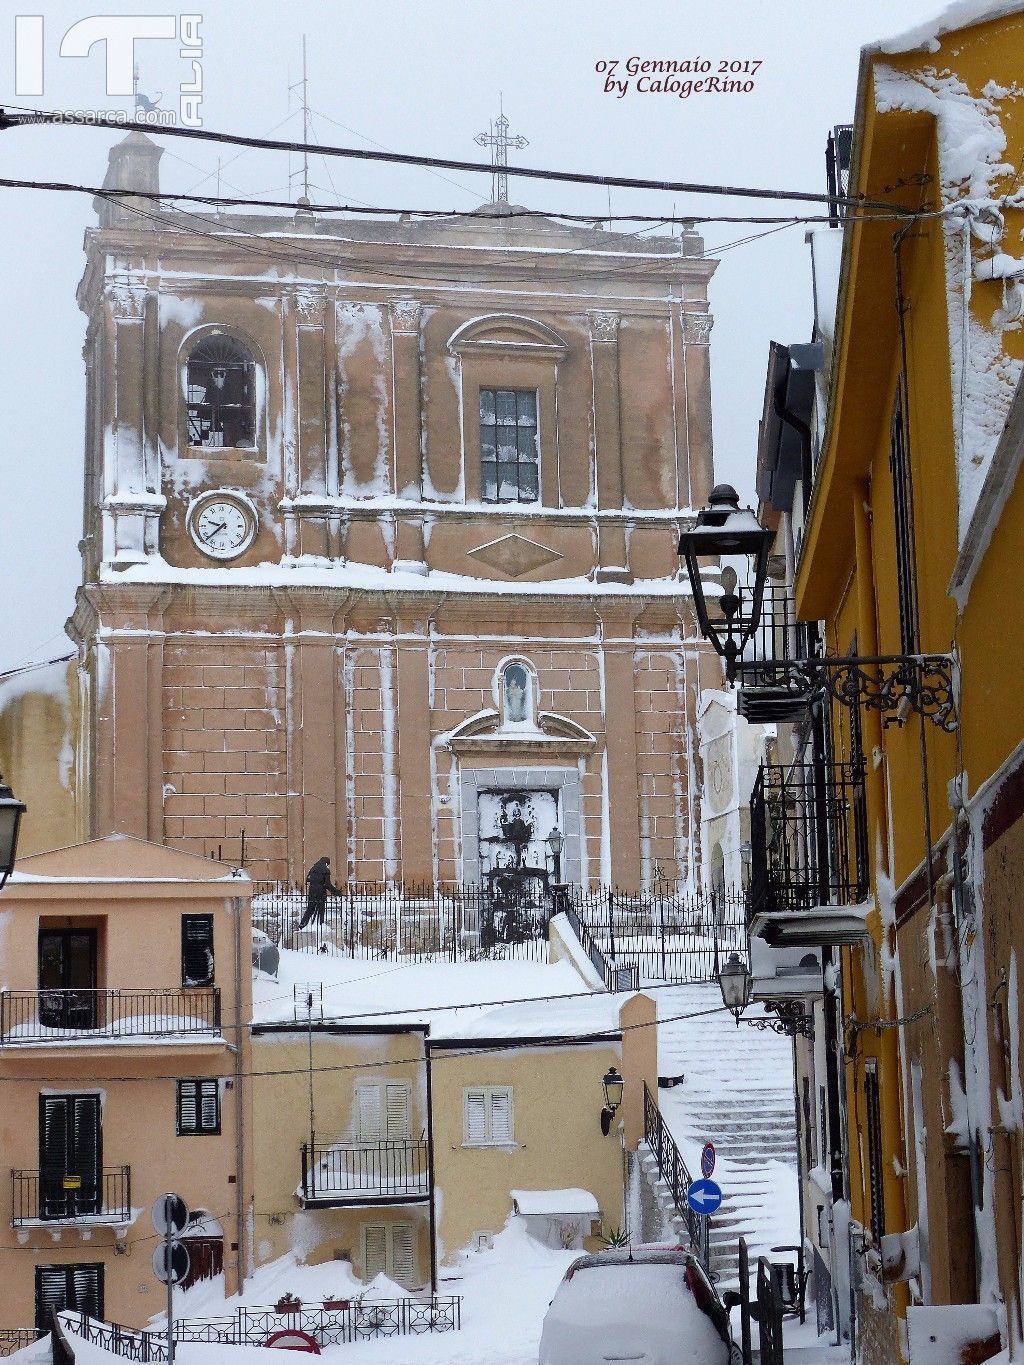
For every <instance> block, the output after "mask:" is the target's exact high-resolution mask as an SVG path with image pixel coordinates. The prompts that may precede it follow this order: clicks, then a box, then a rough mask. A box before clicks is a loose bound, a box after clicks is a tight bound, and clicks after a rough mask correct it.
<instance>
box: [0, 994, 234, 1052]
mask: <svg viewBox="0 0 1024 1365" xmlns="http://www.w3.org/2000/svg"><path fill="white" fill-rule="evenodd" d="M219 1032H220V988H219V987H218V986H184V987H177V988H171V989H156V988H149V987H112V988H106V989H99V990H34V991H11V990H4V991H0V1043H5V1044H6V1043H38V1042H50V1041H55V1042H56V1041H60V1042H65V1041H68V1040H70V1039H76V1038H151V1037H162V1036H164V1035H166V1034H189V1035H194V1034H203V1035H206V1034H218V1033H219Z"/></svg>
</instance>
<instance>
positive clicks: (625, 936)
mask: <svg viewBox="0 0 1024 1365" xmlns="http://www.w3.org/2000/svg"><path fill="white" fill-rule="evenodd" d="M572 889H573V890H577V888H572ZM573 904H574V909H575V910H576V914H577V916H578V918H579V919H580V920H581V921H582V923H583V925H584V926H585V927H586V929H587V931H588V933H589V934H590V937H591V939H592V940H593V941H594V942H595V943H596V945H597V947H598V948H599V949H600V951H601V952H602V953H603V954H604V955H605V956H606V957H607V958H609V959H610V960H611V961H613V962H614V963H616V964H618V965H632V966H635V967H636V969H637V972H638V974H639V975H640V976H643V977H648V978H650V979H652V980H664V981H685V982H698V981H714V980H716V979H717V976H718V968H719V965H720V963H721V962H722V961H724V960H725V959H726V958H727V957H728V956H729V954H730V953H734V952H735V953H739V954H741V956H743V955H745V954H746V951H747V934H746V893H745V892H743V891H742V890H736V889H732V888H729V889H726V888H719V889H713V890H699V889H698V890H695V889H693V888H691V887H676V886H673V885H671V884H669V883H664V884H659V885H655V886H654V887H653V888H652V889H651V890H650V891H649V892H641V893H638V894H626V893H623V892H618V891H612V890H609V889H607V888H602V889H600V890H595V891H587V892H580V893H579V895H578V897H577V898H576V900H575V901H574V903H573Z"/></svg>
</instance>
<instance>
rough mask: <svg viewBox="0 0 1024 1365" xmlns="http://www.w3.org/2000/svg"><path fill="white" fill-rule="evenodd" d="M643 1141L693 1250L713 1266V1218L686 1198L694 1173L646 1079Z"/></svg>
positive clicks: (700, 1259)
mask: <svg viewBox="0 0 1024 1365" xmlns="http://www.w3.org/2000/svg"><path fill="white" fill-rule="evenodd" d="M644 1141H645V1142H646V1143H647V1145H648V1147H649V1148H650V1149H651V1152H652V1154H653V1156H654V1159H655V1161H656V1162H657V1163H658V1174H659V1175H660V1176H661V1178H662V1180H664V1182H665V1184H666V1185H667V1186H668V1188H669V1192H670V1194H671V1196H672V1203H673V1205H674V1206H675V1210H676V1212H677V1213H678V1214H679V1216H680V1218H682V1219H683V1221H684V1222H685V1224H686V1231H687V1234H688V1235H689V1238H690V1250H691V1251H692V1252H693V1254H694V1255H695V1256H696V1257H697V1259H698V1260H699V1261H700V1262H701V1264H702V1265H703V1266H704V1269H705V1270H709V1269H710V1255H711V1219H710V1218H708V1217H707V1215H706V1214H702V1213H696V1212H695V1211H694V1210H693V1209H691V1208H690V1206H689V1204H688V1203H687V1202H686V1191H687V1190H688V1189H689V1188H690V1185H691V1184H692V1182H693V1177H692V1176H691V1175H690V1172H689V1171H688V1170H687V1168H686V1162H685V1161H684V1160H683V1158H682V1155H681V1154H680V1151H679V1148H678V1147H677V1146H676V1140H675V1138H674V1137H673V1136H672V1134H671V1133H670V1132H669V1130H668V1125H667V1124H666V1123H665V1120H664V1118H662V1114H661V1110H660V1109H659V1108H658V1101H657V1100H656V1099H655V1097H654V1096H653V1095H652V1094H651V1092H650V1089H649V1088H648V1085H647V1082H646V1081H644Z"/></svg>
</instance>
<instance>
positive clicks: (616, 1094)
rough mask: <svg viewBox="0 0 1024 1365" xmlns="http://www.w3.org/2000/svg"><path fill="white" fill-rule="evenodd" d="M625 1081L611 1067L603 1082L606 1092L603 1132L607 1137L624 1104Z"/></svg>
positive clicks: (602, 1120)
mask: <svg viewBox="0 0 1024 1365" xmlns="http://www.w3.org/2000/svg"><path fill="white" fill-rule="evenodd" d="M624 1085H625V1081H624V1080H623V1079H622V1077H621V1076H620V1075H619V1073H618V1072H617V1071H616V1070H615V1068H614V1067H613V1066H612V1067H609V1068H608V1070H607V1072H606V1073H605V1075H604V1077H603V1078H602V1080H601V1087H602V1089H603V1090H604V1108H603V1109H602V1110H601V1132H602V1133H603V1134H604V1136H605V1137H607V1136H608V1134H609V1132H610V1131H611V1126H612V1119H613V1118H614V1117H615V1114H616V1112H617V1110H618V1108H619V1105H620V1104H621V1103H622V1088H623V1086H624Z"/></svg>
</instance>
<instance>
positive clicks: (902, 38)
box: [869, 0, 1020, 53]
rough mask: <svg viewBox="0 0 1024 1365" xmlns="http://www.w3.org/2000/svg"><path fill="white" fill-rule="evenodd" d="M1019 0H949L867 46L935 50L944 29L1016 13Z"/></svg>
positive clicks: (884, 49) (952, 30) (889, 49)
mask: <svg viewBox="0 0 1024 1365" xmlns="http://www.w3.org/2000/svg"><path fill="white" fill-rule="evenodd" d="M1019 13H1020V3H1019V0H952V4H948V5H946V6H945V8H944V9H942V10H940V11H939V13H938V14H936V15H935V16H934V18H932V19H926V20H924V22H923V23H920V24H915V25H914V26H913V28H908V29H907V30H906V31H905V32H903V33H897V34H894V35H893V36H892V37H891V38H883V39H882V41H881V42H878V43H873V44H871V46H870V48H869V50H874V51H876V52H890V53H898V52H914V51H917V50H919V49H922V48H923V49H924V50H925V51H926V52H938V50H939V39H940V38H941V37H942V36H943V35H944V34H946V33H955V32H956V30H957V29H961V28H968V27H969V26H970V25H971V24H983V23H985V21H986V20H988V19H999V18H1001V17H1002V16H1003V15H1004V14H1019Z"/></svg>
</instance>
